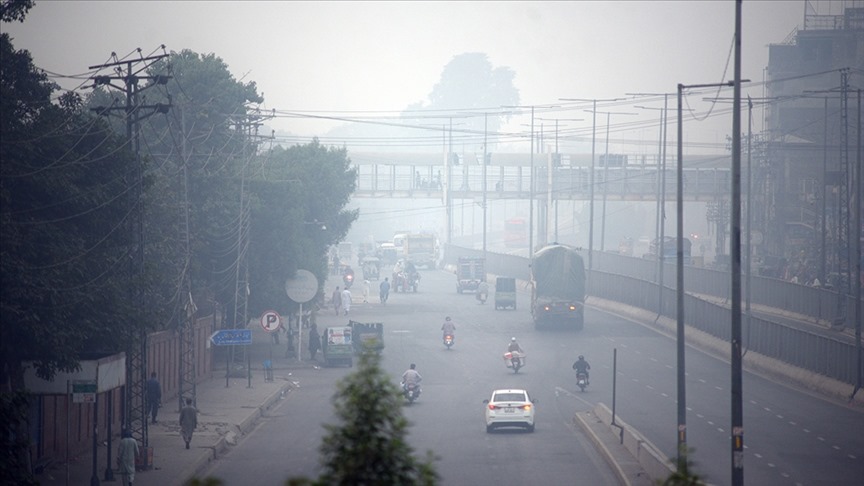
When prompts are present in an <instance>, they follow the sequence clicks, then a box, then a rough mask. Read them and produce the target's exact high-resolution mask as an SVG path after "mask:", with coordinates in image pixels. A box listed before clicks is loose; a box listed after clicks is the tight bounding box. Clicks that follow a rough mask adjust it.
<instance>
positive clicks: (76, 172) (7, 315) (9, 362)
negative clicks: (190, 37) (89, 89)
mask: <svg viewBox="0 0 864 486" xmlns="http://www.w3.org/2000/svg"><path fill="white" fill-rule="evenodd" d="M0 57H2V58H3V63H2V65H0V103H2V106H0V160H2V163H0V225H2V233H3V238H2V242H0V252H2V258H0V282H2V294H0V319H2V322H3V323H4V325H3V326H0V356H2V358H0V359H2V362H3V366H2V370H0V377H2V382H3V385H4V386H5V387H6V389H9V390H11V389H21V388H23V381H22V380H23V369H22V368H21V364H22V362H23V361H25V360H32V361H34V362H35V365H36V369H37V371H38V373H39V374H40V376H42V377H44V378H50V377H51V376H53V374H54V373H55V372H56V370H58V369H59V370H64V371H70V370H74V369H75V368H76V367H77V365H78V360H79V357H80V355H81V354H82V353H83V352H85V351H87V352H93V351H112V350H117V349H118V346H117V343H118V341H122V340H123V339H125V333H124V330H123V329H122V328H121V327H118V326H116V325H115V324H116V322H117V321H118V315H122V314H123V312H124V311H127V310H129V307H128V306H127V305H126V304H125V302H124V301H125V300H126V299H124V297H125V296H126V295H127V294H125V293H124V292H128V291H129V279H128V278H124V277H126V276H127V275H128V273H127V270H128V265H127V264H126V263H125V262H126V261H127V260H128V255H129V252H130V244H129V243H130V242H129V228H128V225H127V224H125V220H126V216H127V215H128V212H129V209H130V206H131V204H132V201H131V200H130V197H129V195H128V193H129V190H128V185H127V180H128V178H129V176H130V167H132V166H133V165H132V164H131V157H130V154H129V152H128V150H126V146H125V142H124V141H123V140H122V139H120V138H118V137H116V136H115V135H114V134H113V133H112V132H111V131H110V130H109V129H108V127H107V126H106V125H105V124H104V123H103V122H102V120H100V119H98V118H96V117H93V116H91V115H90V114H89V113H88V112H87V111H85V110H83V107H82V106H81V102H80V100H79V99H78V97H77V96H75V95H74V94H67V95H64V96H62V97H60V98H59V100H58V102H56V103H55V102H52V100H51V96H52V95H53V93H54V91H55V90H56V89H57V87H56V85H54V84H53V83H51V82H50V81H49V80H48V79H47V78H46V76H45V75H44V74H43V73H42V72H40V71H38V70H37V69H36V68H35V66H33V64H32V59H31V57H30V53H29V52H27V51H19V50H15V49H14V47H13V45H12V43H11V40H10V38H9V36H8V35H6V34H2V35H0Z"/></svg>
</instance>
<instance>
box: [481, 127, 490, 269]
mask: <svg viewBox="0 0 864 486" xmlns="http://www.w3.org/2000/svg"><path fill="white" fill-rule="evenodd" d="M488 130H489V114H488V113H483V187H482V189H483V260H484V261H485V260H486V154H487V153H489V149H488V148H487V147H486V143H487V140H488Z"/></svg>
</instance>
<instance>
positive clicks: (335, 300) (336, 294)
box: [330, 285, 342, 316]
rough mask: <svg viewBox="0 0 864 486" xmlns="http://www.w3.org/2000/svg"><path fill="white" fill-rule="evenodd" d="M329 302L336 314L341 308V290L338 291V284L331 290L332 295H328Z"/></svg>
mask: <svg viewBox="0 0 864 486" xmlns="http://www.w3.org/2000/svg"><path fill="white" fill-rule="evenodd" d="M330 302H331V303H332V304H333V309H335V310H336V315H337V316H338V315H339V310H341V309H342V292H340V291H339V286H338V285H337V286H336V290H334V291H333V296H332V297H330Z"/></svg>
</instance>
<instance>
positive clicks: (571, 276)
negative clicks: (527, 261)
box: [531, 245, 585, 301]
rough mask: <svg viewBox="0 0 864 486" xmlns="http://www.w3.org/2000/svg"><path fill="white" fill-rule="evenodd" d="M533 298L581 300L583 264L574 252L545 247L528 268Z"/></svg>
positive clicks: (561, 247)
mask: <svg viewBox="0 0 864 486" xmlns="http://www.w3.org/2000/svg"><path fill="white" fill-rule="evenodd" d="M531 271H532V272H533V275H534V282H535V285H536V291H537V295H538V296H541V297H551V298H559V299H562V300H579V301H582V300H584V299H585V264H584V262H583V261H582V257H581V256H579V254H578V253H577V252H576V249H575V248H571V247H568V246H564V245H551V246H547V247H545V248H543V249H541V250H539V251H538V252H536V253H535V254H534V258H533V261H532V264H531Z"/></svg>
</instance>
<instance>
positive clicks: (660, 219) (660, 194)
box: [634, 93, 669, 319]
mask: <svg viewBox="0 0 864 486" xmlns="http://www.w3.org/2000/svg"><path fill="white" fill-rule="evenodd" d="M638 94H639V95H648V94H646V93H638ZM661 94H662V95H663V108H651V107H648V106H637V107H636V108H641V109H643V110H660V141H659V148H658V150H657V209H656V211H657V212H656V215H655V231H656V241H657V244H658V245H660V246H659V248H664V247H665V243H664V242H665V240H666V129H667V123H666V122H667V120H668V117H669V93H661ZM651 96H658V95H656V94H651ZM634 256H637V257H639V256H641V255H634ZM665 266H666V252H664V251H660V252H659V254H658V255H657V290H658V292H657V318H658V319H659V318H660V316H661V315H662V314H663V288H664V285H663V271H664V267H665Z"/></svg>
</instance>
